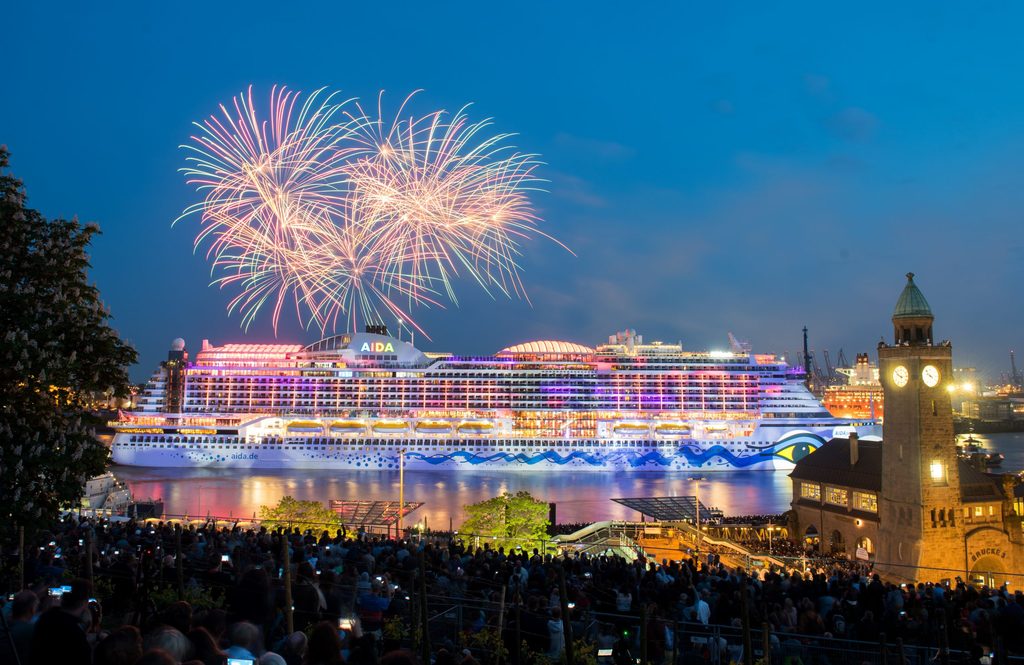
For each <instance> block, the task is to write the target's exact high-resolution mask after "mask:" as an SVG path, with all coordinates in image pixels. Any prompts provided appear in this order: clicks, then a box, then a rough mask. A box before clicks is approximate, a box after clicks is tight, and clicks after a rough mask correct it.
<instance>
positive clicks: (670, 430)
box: [654, 422, 691, 436]
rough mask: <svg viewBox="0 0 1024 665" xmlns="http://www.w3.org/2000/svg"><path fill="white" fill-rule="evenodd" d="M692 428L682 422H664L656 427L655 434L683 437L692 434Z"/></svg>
mask: <svg viewBox="0 0 1024 665" xmlns="http://www.w3.org/2000/svg"><path fill="white" fill-rule="evenodd" d="M690 429H691V428H690V426H689V425H687V424H686V423H680V422H664V423H658V424H657V425H655V426H654V432H655V433H656V434H661V435H662V436H681V435H683V434H689V433H690Z"/></svg>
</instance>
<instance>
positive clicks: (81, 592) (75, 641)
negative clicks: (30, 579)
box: [29, 580, 93, 665]
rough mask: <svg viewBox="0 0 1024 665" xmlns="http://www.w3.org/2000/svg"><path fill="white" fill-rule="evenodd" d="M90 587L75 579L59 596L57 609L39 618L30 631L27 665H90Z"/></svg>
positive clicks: (52, 609) (48, 611) (44, 613)
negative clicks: (88, 635) (87, 634)
mask: <svg viewBox="0 0 1024 665" xmlns="http://www.w3.org/2000/svg"><path fill="white" fill-rule="evenodd" d="M91 597H92V585H90V584H89V583H88V582H87V581H86V580H75V581H74V582H72V583H71V590H70V591H68V592H66V593H64V594H62V595H61V599H60V606H59V607H53V608H51V609H49V610H47V611H45V612H43V614H42V615H41V616H40V617H39V620H38V622H37V623H36V626H35V630H34V631H33V632H32V644H31V647H30V659H29V663H30V664H31V665H54V664H55V663H60V664H61V665H90V664H91V663H92V648H91V647H90V645H89V639H88V637H87V636H86V631H87V630H89V629H90V628H91V627H92V625H93V617H92V613H91V612H90V611H89V598H91Z"/></svg>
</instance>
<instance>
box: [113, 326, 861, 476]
mask: <svg viewBox="0 0 1024 665" xmlns="http://www.w3.org/2000/svg"><path fill="white" fill-rule="evenodd" d="M378 332H379V331H378ZM378 332H366V333H355V334H344V335H335V336H332V337H328V338H325V339H322V340H320V341H318V342H316V343H314V344H310V345H307V346H302V345H299V344H224V345H222V346H214V345H211V344H209V342H206V341H204V342H203V344H202V347H201V348H200V350H199V351H198V352H197V353H196V354H195V355H194V356H193V357H190V356H189V353H188V352H187V351H186V349H185V343H184V341H183V340H180V339H179V340H175V342H174V343H173V344H172V348H171V351H170V353H169V354H168V360H167V361H166V362H164V363H162V364H161V366H160V367H159V368H158V369H157V370H156V372H154V374H153V376H152V378H151V379H150V381H149V383H148V384H147V385H146V388H145V390H144V391H143V393H142V394H141V396H140V398H139V400H138V401H137V406H136V410H135V411H133V412H130V413H123V414H121V416H120V417H119V418H118V420H117V421H114V422H111V423H110V425H111V426H112V427H113V429H114V431H115V434H114V437H113V441H112V443H111V452H112V458H113V460H114V462H115V463H117V464H125V465H135V466H156V467H164V466H172V467H214V468H218V467H225V468H231V467H236V468H237V467H242V468H247V467H252V468H347V469H389V468H397V467H398V466H399V464H400V463H404V464H405V466H406V467H408V468H417V467H419V468H436V467H442V468H444V467H451V468H504V469H559V468H579V469H593V470H598V471H611V470H616V469H640V470H666V471H671V470H680V471H682V470H690V469H702V470H708V471H715V470H721V471H728V470H735V469H765V470H769V469H790V468H792V467H793V463H794V462H795V461H796V460H797V459H799V457H800V456H802V455H806V454H809V453H810V452H813V451H814V450H815V449H816V448H817V447H818V446H820V445H822V444H823V443H824V442H825V441H827V440H828V439H830V438H833V437H845V436H848V435H849V434H850V433H851V432H857V433H858V434H859V435H860V436H861V437H862V438H866V439H870V438H872V437H877V435H878V433H879V427H878V425H877V423H876V422H875V421H871V420H853V419H849V418H837V417H835V416H833V415H832V414H830V413H828V411H826V410H825V408H824V407H823V406H822V404H821V402H819V401H818V400H817V399H816V398H815V397H814V396H813V395H812V394H811V393H810V392H809V391H808V390H807V388H806V386H805V385H804V381H803V379H804V377H803V374H802V371H801V370H800V369H799V368H792V367H790V366H789V365H788V364H787V363H786V362H785V360H784V359H782V358H779V357H777V356H774V355H771V354H755V353H751V352H750V351H749V350H748V349H745V348H733V350H731V351H691V350H687V349H684V348H683V346H682V345H681V344H678V343H676V344H670V343H663V342H649V343H648V342H644V340H643V337H642V336H640V335H637V334H636V333H635V332H634V331H629V330H627V331H625V332H622V333H617V334H615V335H613V336H611V337H610V338H609V339H608V342H607V343H604V344H599V345H597V346H595V347H590V346H584V345H582V344H576V343H573V342H564V341H552V340H542V341H533V342H526V343H523V344H516V345H513V346H509V347H506V348H504V349H502V350H500V351H498V352H497V353H495V354H493V355H490V356H460V355H456V354H449V353H425V352H423V351H421V350H420V349H417V348H416V347H414V346H413V345H412V344H410V343H409V342H406V341H402V340H400V339H396V338H394V337H390V336H388V335H386V334H378Z"/></svg>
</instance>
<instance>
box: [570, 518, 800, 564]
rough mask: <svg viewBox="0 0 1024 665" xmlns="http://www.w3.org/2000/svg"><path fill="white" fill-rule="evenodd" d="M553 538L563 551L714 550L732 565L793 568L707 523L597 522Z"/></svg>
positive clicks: (659, 554) (629, 554)
mask: <svg viewBox="0 0 1024 665" xmlns="http://www.w3.org/2000/svg"><path fill="white" fill-rule="evenodd" d="M552 541H553V544H554V545H555V546H556V547H558V549H559V550H562V551H566V550H568V551H575V552H580V553H587V554H601V553H606V552H611V553H614V554H617V555H619V556H622V557H626V558H628V559H630V560H636V559H637V558H639V557H641V556H643V557H644V558H647V559H650V560H654V561H659V560H661V559H670V560H676V561H678V560H680V559H688V558H690V557H691V556H695V555H696V556H703V555H706V554H711V553H713V554H717V555H718V556H719V557H720V558H721V560H722V562H723V563H725V564H726V565H728V566H732V567H737V566H740V567H744V568H750V567H754V568H763V567H768V566H775V567H777V568H780V569H783V568H790V567H792V564H791V563H789V564H787V563H786V562H785V561H783V559H781V558H777V557H773V556H770V555H766V554H762V553H756V552H753V551H751V550H750V549H748V548H746V547H744V546H743V545H741V544H739V543H736V542H734V541H732V540H730V539H728V538H725V537H722V536H720V535H718V534H712V533H711V532H709V530H708V527H706V526H705V527H704V528H703V529H701V531H700V532H699V533H698V531H697V528H696V527H695V526H693V525H692V524H689V523H688V522H617V521H604V522H595V523H594V524H591V525H589V526H586V527H584V528H582V529H580V530H579V531H576V532H574V533H570V534H565V535H560V536H555V537H554V538H553V539H552Z"/></svg>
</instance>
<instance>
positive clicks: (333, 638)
mask: <svg viewBox="0 0 1024 665" xmlns="http://www.w3.org/2000/svg"><path fill="white" fill-rule="evenodd" d="M344 662H345V661H344V660H342V658H341V638H340V637H339V636H338V627H337V626H336V625H334V624H333V623H331V622H330V621H321V622H320V623H318V624H317V625H316V626H314V627H313V630H312V632H310V634H309V647H308V648H307V650H306V659H305V661H304V665H344Z"/></svg>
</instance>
